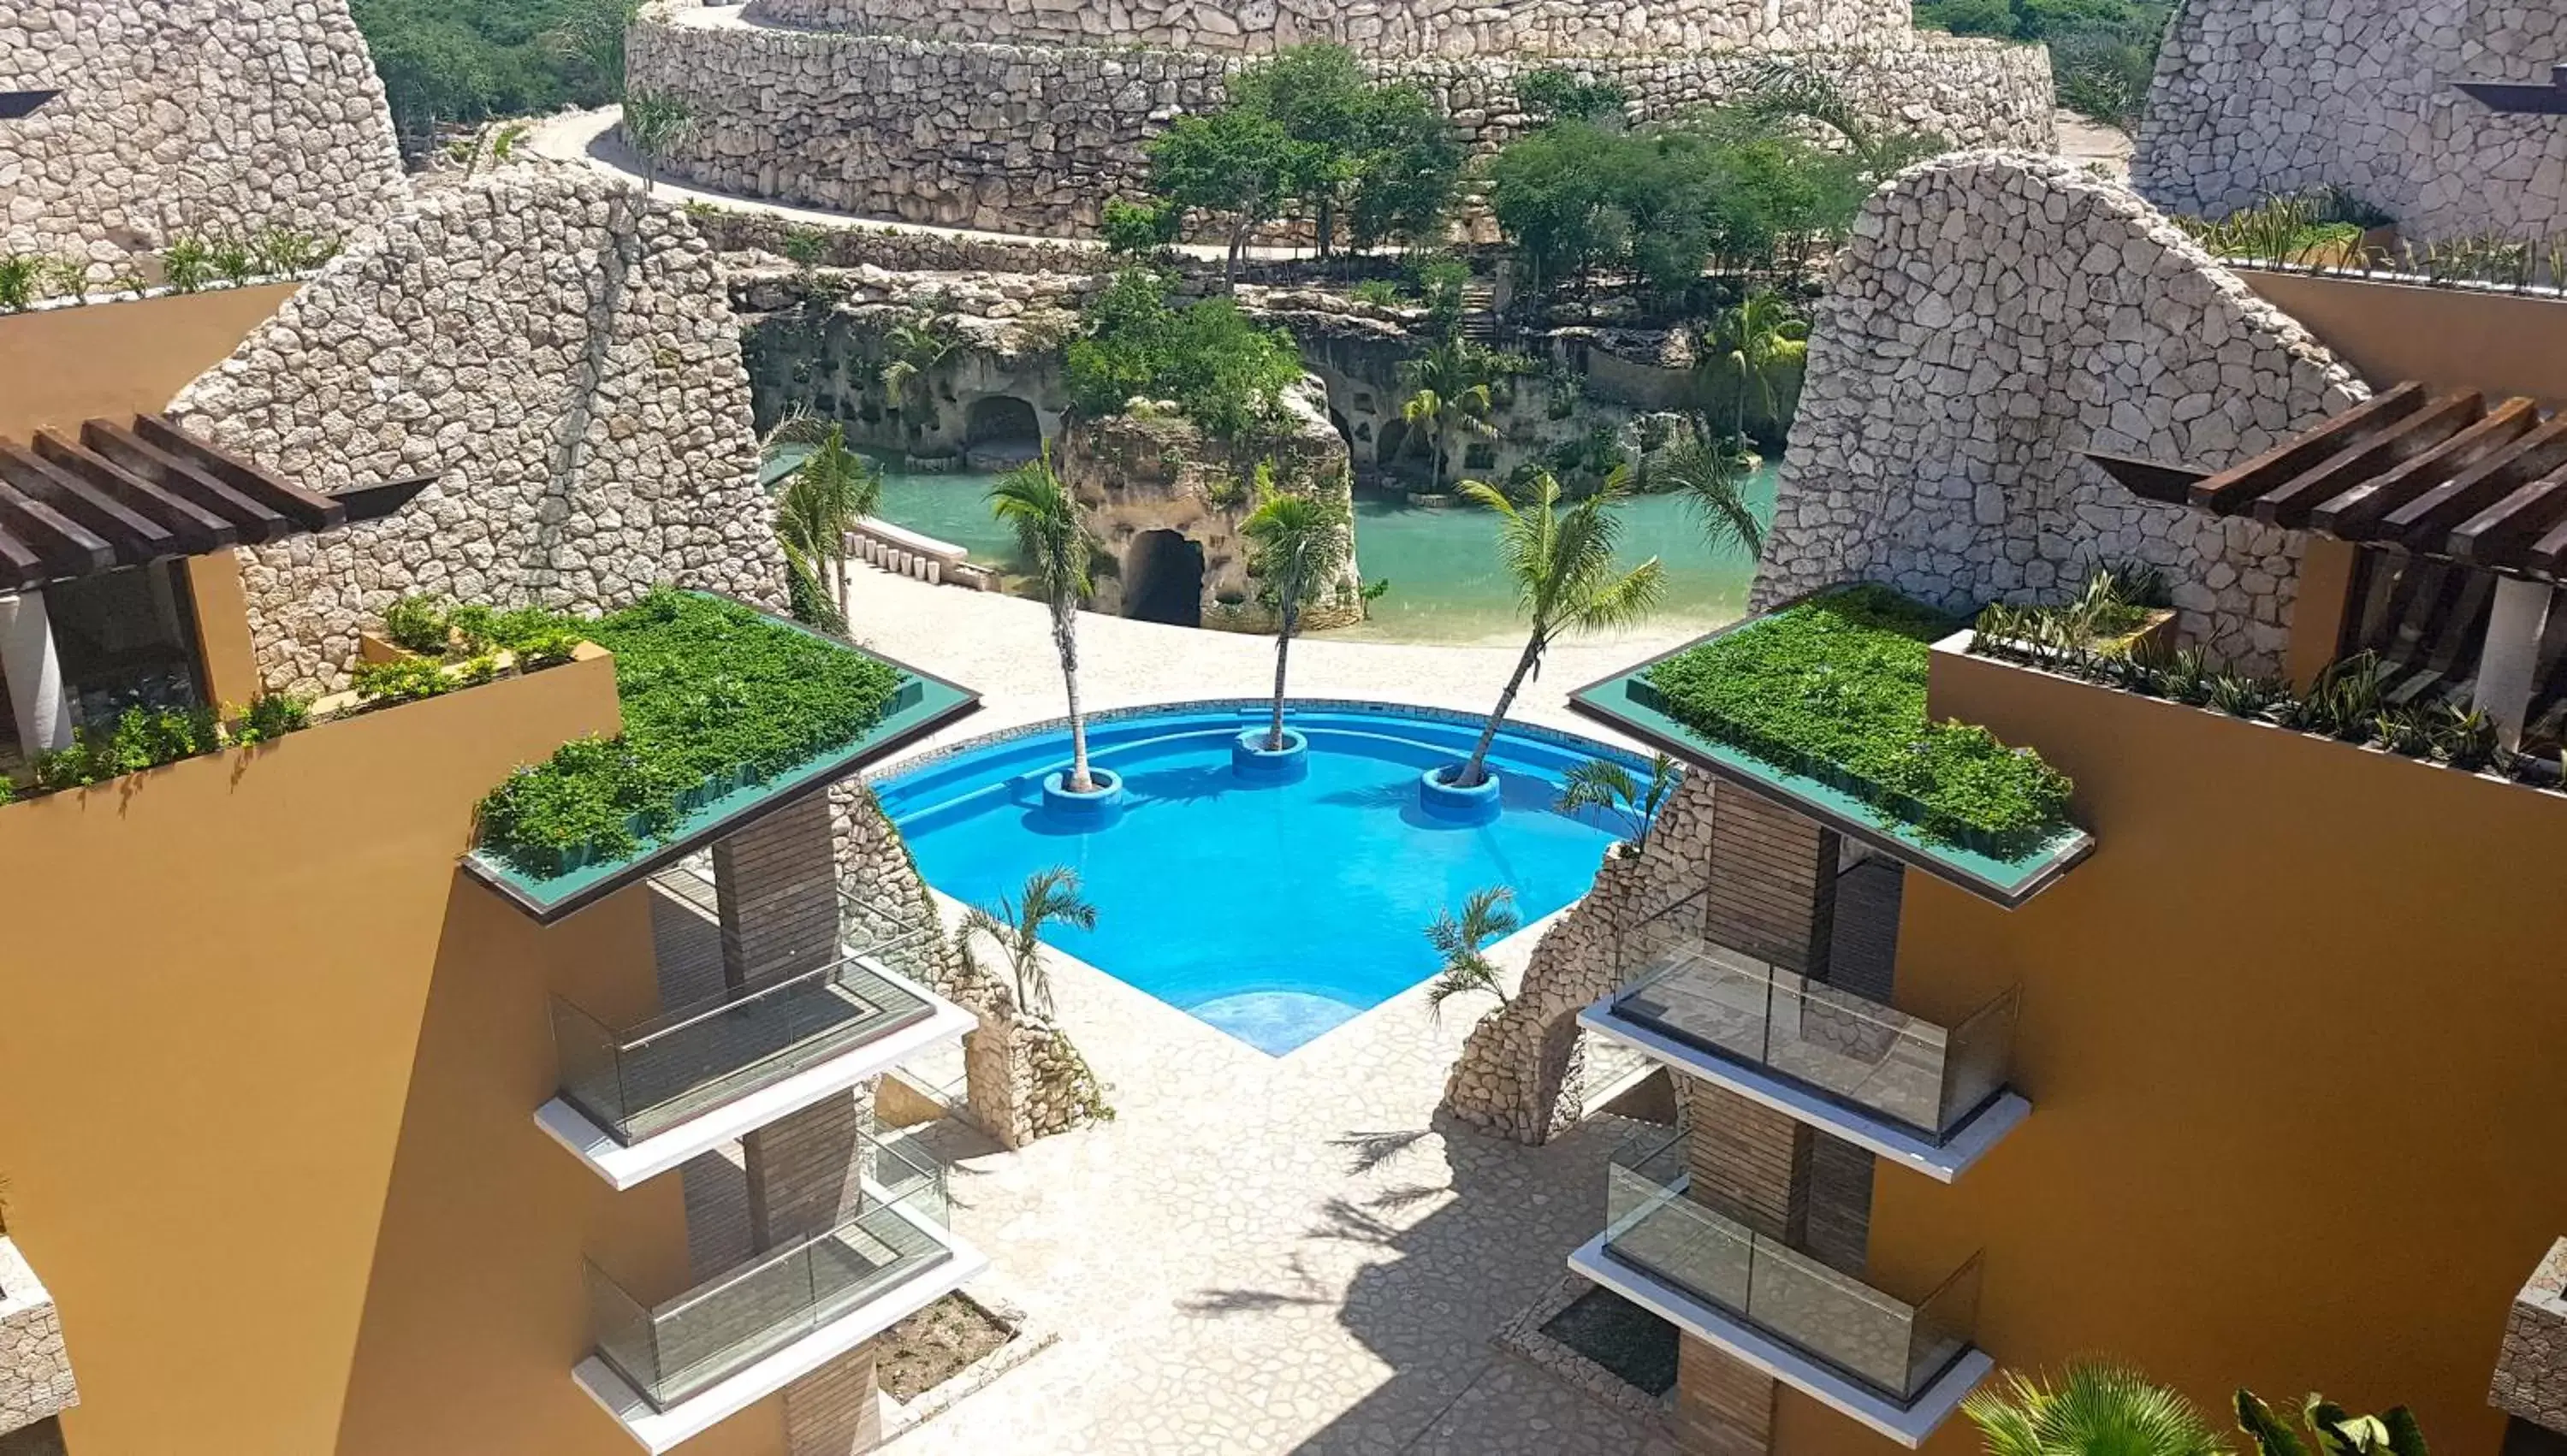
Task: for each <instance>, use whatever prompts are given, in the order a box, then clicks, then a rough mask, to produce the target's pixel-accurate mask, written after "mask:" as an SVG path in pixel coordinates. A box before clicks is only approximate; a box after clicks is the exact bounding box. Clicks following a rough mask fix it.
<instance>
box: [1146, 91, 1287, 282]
mask: <svg viewBox="0 0 2567 1456" xmlns="http://www.w3.org/2000/svg"><path fill="white" fill-rule="evenodd" d="M1144 149H1145V150H1147V151H1148V152H1149V156H1150V190H1151V191H1152V192H1154V193H1156V194H1158V195H1159V196H1160V197H1163V198H1165V199H1166V200H1167V201H1168V202H1170V203H1172V204H1174V205H1175V206H1177V207H1180V208H1192V209H1194V210H1196V211H1200V212H1212V213H1221V214H1226V215H1227V216H1229V218H1230V219H1231V227H1230V250H1229V252H1228V253H1227V254H1226V255H1225V256H1224V258H1223V262H1222V274H1221V280H1222V286H1223V287H1225V288H1228V287H1235V286H1237V284H1238V281H1239V260H1240V259H1241V257H1243V256H1244V255H1245V254H1246V253H1247V251H1248V238H1249V234H1251V233H1253V232H1255V231H1256V230H1257V227H1258V224H1260V223H1263V222H1267V221H1271V220H1272V219H1273V218H1274V217H1275V216H1276V215H1277V214H1278V213H1280V212H1281V211H1282V210H1283V201H1284V199H1285V198H1286V197H1288V196H1290V195H1291V192H1292V188H1293V186H1294V184H1295V183H1296V181H1297V180H1298V179H1299V178H1300V177H1301V176H1302V175H1303V174H1304V173H1305V172H1307V171H1308V170H1309V165H1310V164H1309V161H1308V160H1307V158H1305V157H1303V156H1302V155H1301V154H1300V152H1299V150H1298V149H1297V147H1296V146H1295V144H1294V143H1293V141H1292V139H1291V138H1290V137H1289V136H1288V135H1286V134H1285V133H1284V131H1283V128H1282V127H1280V126H1278V125H1276V124H1275V123H1274V122H1273V121H1271V120H1269V119H1268V118H1266V117H1262V116H1259V115H1257V114H1256V113H1254V112H1250V111H1246V110H1243V109H1241V108H1237V107H1230V108H1225V109H1223V110H1221V111H1217V112H1212V113H1208V114H1206V115H1203V116H1194V117H1179V118H1177V120H1176V121H1175V123H1174V124H1172V125H1171V126H1170V127H1169V128H1168V130H1166V131H1165V132H1162V133H1160V134H1159V135H1158V137H1157V138H1155V139H1153V140H1152V141H1151V142H1150V144H1149V145H1148V146H1147V147H1146V148H1144Z"/></svg>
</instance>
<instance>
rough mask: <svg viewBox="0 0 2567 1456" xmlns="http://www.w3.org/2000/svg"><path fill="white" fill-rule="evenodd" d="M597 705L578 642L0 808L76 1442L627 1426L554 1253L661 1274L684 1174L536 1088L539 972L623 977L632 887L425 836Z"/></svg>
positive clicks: (115, 1452)
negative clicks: (516, 887)
mask: <svg viewBox="0 0 2567 1456" xmlns="http://www.w3.org/2000/svg"><path fill="white" fill-rule="evenodd" d="M617 727H618V717H617V710H616V702H615V692H614V682H613V664H612V663H611V661H609V660H608V659H606V658H605V657H604V656H603V655H598V656H594V657H587V658H583V660H581V661H579V662H576V663H573V664H571V665H568V666H565V667H561V668H556V669H553V670H551V671H548V672H544V673H540V674H536V675H534V676H531V677H527V678H522V679H512V680H507V681H503V682H499V683H495V684H491V685H488V686H485V687H481V688H476V689H471V690H468V691H464V692H460V693H456V694H453V695H451V696H448V697H444V698H439V699H435V700H431V701H428V702H426V703H418V704H412V705H409V706H406V707H403V708H399V709H394V710H391V711H388V712H383V713H377V714H372V715H368V716H365V717H362V718H357V719H352V720H348V721H344V722H339V723H331V724H324V725H322V726H320V727H317V728H311V729H307V730H306V731H304V732H301V733H297V734H294V735H293V736H290V737H287V738H285V739H283V740H281V741H280V742H277V743H275V744H272V745H268V746H265V747H261V748H255V749H249V750H245V751H237V752H229V753H224V754H219V755H215V756H211V757H206V758H199V759H193V760H189V761H187V762H183V763H177V764H172V765H170V766H168V767H165V768H161V769H157V770H154V771H152V772H150V773H145V774H140V775H135V776H131V777H128V778H125V779H122V780H118V781H116V782H114V783H111V784H108V785H104V786H101V787H99V788H96V789H92V790H89V791H86V792H82V793H77V794H60V795H54V796H51V797H48V798H42V799H35V800H30V801H28V802H24V803H20V804H14V805H10V806H8V807H5V808H0V921H5V925H6V933H5V935H4V936H0V1176H5V1177H7V1178H8V1179H9V1180H10V1183H11V1192H10V1223H11V1232H12V1233H13V1235H15V1236H16V1238H17V1239H18V1242H19V1244H20V1246H21V1247H22V1248H23V1249H24V1250H25V1252H26V1253H27V1255H28V1257H29V1258H30V1260H32V1261H33V1263H34V1264H35V1266H36V1268H37V1269H38V1270H39V1271H40V1272H41V1276H42V1278H43V1279H44V1280H45V1281H46V1282H47V1284H48V1285H49V1286H50V1287H51V1289H52V1291H53V1293H54V1296H55V1298H56V1300H57V1301H58V1303H59V1305H60V1308H61V1312H62V1317H63V1323H64V1331H65V1335H66V1338H67V1340H68V1342H69V1344H70V1347H71V1351H72V1358H73V1362H74V1366H75V1369H76V1371H77V1373H78V1376H79V1379H80V1384H81V1394H82V1404H81V1405H80V1406H79V1407H78V1408H77V1409H76V1410H74V1411H71V1412H69V1413H67V1414H66V1416H65V1417H64V1426H65V1430H66V1433H67V1435H68V1437H69V1439H70V1443H71V1447H72V1449H73V1450H75V1451H78V1452H80V1453H82V1456H165V1453H172V1452H179V1451H184V1452H188V1453H190V1456H335V1453H347V1456H358V1453H363V1456H402V1453H410V1452H419V1453H428V1452H441V1453H451V1452H457V1451H471V1452H474V1453H476V1456H478V1453H489V1456H505V1453H514V1452H524V1453H529V1456H532V1453H536V1452H541V1453H543V1456H590V1453H595V1456H610V1453H614V1456H622V1453H624V1452H626V1451H629V1450H630V1449H631V1445H630V1441H629V1439H628V1438H627V1437H626V1436H625V1435H624V1434H623V1433H622V1431H621V1430H620V1429H618V1428H617V1427H616V1426H615V1424H614V1423H613V1422H612V1421H611V1420H609V1419H608V1418H607V1417H606V1416H605V1415H604V1414H603V1413H602V1412H600V1411H598V1410H597V1409H596V1408H595V1407H594V1406H593V1405H591V1404H590V1403H589V1402H588V1400H587V1399H586V1397H585V1396H583V1395H582V1394H581V1393H580V1392H579V1390H578V1389H577V1387H576V1386H575V1385H574V1384H573V1383H572V1381H571V1379H570V1369H571V1367H572V1365H573V1364H575V1363H576V1362H577V1360H578V1358H579V1357H580V1356H581V1355H582V1354H584V1353H585V1352H586V1348H587V1325H586V1308H587V1307H586V1300H585V1296H584V1294H583V1292H582V1289H581V1282H580V1261H581V1257H582V1254H583V1253H584V1252H589V1253H595V1254H597V1255H598V1256H599V1257H601V1258H602V1259H608V1260H612V1261H615V1262H616V1263H617V1264H618V1265H619V1266H620V1267H623V1268H635V1267H639V1268H643V1269H665V1270H666V1271H667V1273H668V1275H669V1277H670V1278H671V1279H672V1280H673V1281H675V1282H677V1283H680V1284H682V1283H683V1260H684V1248H685V1240H684V1215H683V1210H682V1208H681V1207H680V1202H679V1188H678V1184H677V1182H676V1180H675V1179H667V1180H662V1182H661V1183H660V1184H654V1185H646V1186H645V1187H644V1188H641V1189H636V1190H634V1191H632V1192H630V1193H626V1194H620V1195H618V1194H614V1193H611V1192H610V1191H609V1190H608V1189H607V1188H606V1186H605V1185H604V1184H603V1183H602V1182H599V1181H598V1180H597V1179H596V1178H595V1177H594V1175H592V1174H590V1173H589V1172H588V1171H587V1170H586V1169H585V1168H584V1167H583V1166H582V1165H581V1164H580V1163H579V1162H578V1161H577V1160H576V1159H574V1158H572V1157H571V1156H570V1155H569V1154H568V1153H566V1152H564V1151H563V1150H562V1149H560V1148H559V1147H557V1146H555V1145H554V1144H553V1143H552V1142H551V1141H550V1140H549V1139H548V1138H546V1137H545V1136H544V1135H543V1134H542V1133H541V1132H540V1131H539V1130H538V1129H537V1128H536V1127H535V1125H534V1123H533V1112H534V1109H535V1108H536V1107H537V1106H538V1105H540V1104H541V1103H542V1102H543V1100H544V1099H545V1098H546V1097H547V1096H549V1095H550V1092H551V1078H552V1075H553V1055H552V1045H551V1038H550V1027H549V1022H548V1020H547V1019H546V1017H545V1013H544V994H545V991H546V989H547V987H548V986H549V985H562V986H576V987H581V988H583V990H584V993H585V994H588V995H591V996H593V997H597V998H599V999H601V1000H607V1001H613V1000H616V999H619V998H620V999H622V1000H624V1001H627V1002H630V1003H633V1004H636V1005H638V1006H640V1007H645V1008H647V1006H648V1005H649V990H648V988H649V985H650V980H651V974H650V960H649V931H648V923H647V916H646V914H645V910H644V907H643V906H642V905H641V903H640V902H639V901H638V900H637V899H635V898H633V897H631V896H627V897H622V898H620V899H618V900H615V901H610V902H608V903H606V904H603V905H600V906H597V907H594V908H592V909H591V910H589V911H587V912H584V913H583V914H582V915H580V916H577V917H574V918H573V919H572V920H570V921H569V922H566V923H565V924H564V925H562V926H559V927H556V928H554V929H553V930H550V931H544V930H539V929H537V928H536V927H535V926H534V925H533V924H532V922H530V921H527V920H525V919H523V918H522V917H520V916H518V915H517V914H516V913H515V912H514V911H513V910H511V909H509V908H508V907H506V906H505V905H503V904H502V903H501V902H499V901H498V900H497V899H496V898H495V897H494V896H492V895H491V894H489V893H488V892H487V891H485V890H483V889H481V888H480V887H478V886H477V885H475V884H473V883H472V882H470V881H469V880H467V879H465V878H464V877H463V876H462V875H461V874H460V873H459V872H458V870H457V869H456V867H455V861H456V856H457V854H458V853H459V852H460V851H461V849H462V848H463V846H464V844H465V841H466V838H467V835H468V831H469V826H470V821H471V812H472V806H473V804H474V802H475V801H476V800H477V799H478V798H479V797H480V795H481V794H482V793H484V792H486V791H487V790H488V788H489V787H490V785H491V784H493V783H495V782H497V781H498V780H499V779H500V778H501V777H502V776H504V775H505V774H506V772H507V771H508V770H509V768H511V767H512V766H514V765H515V764H517V763H518V762H521V761H525V760H528V759H532V758H538V757H541V756H543V755H544V754H546V753H548V752H550V751H551V749H552V748H553V747H554V746H555V745H557V744H559V743H561V742H562V741H564V740H566V739H568V738H571V737H574V736H578V735H580V734H584V733H590V732H612V731H615V730H616V728H617ZM609 980H614V981H615V982H617V987H616V993H617V995H616V996H606V995H604V994H603V993H601V992H600V991H599V989H598V988H599V987H600V985H601V984H602V983H605V982H607V981H609ZM775 1419H776V1418H775V1415H774V1413H773V1411H772V1410H771V1409H766V1410H760V1411H751V1412H749V1413H746V1414H743V1415H742V1416H741V1417H740V1418H738V1419H737V1420H734V1421H733V1422H731V1423H729V1424H728V1425H727V1426H725V1427H724V1428H722V1429H720V1430H717V1431H714V1432H713V1433H710V1434H709V1435H708V1436H707V1437H706V1438H704V1440H705V1443H706V1444H705V1449H706V1451H707V1452H708V1453H712V1456H726V1453H728V1452H733V1451H747V1450H754V1449H761V1448H759V1447H757V1446H755V1445H753V1444H748V1443H750V1442H752V1441H753V1440H754V1439H755V1438H757V1437H758V1436H759V1435H760V1434H761V1433H763V1432H765V1431H766V1430H767V1429H769V1428H771V1427H772V1426H773V1425H774V1423H775ZM761 1422H763V1423H764V1424H763V1427H761V1424H760V1423H761ZM762 1449H764V1450H768V1451H772V1450H774V1449H777V1446H776V1443H775V1442H773V1441H772V1440H769V1441H768V1443H767V1444H766V1445H765V1446H764V1447H763V1448H762Z"/></svg>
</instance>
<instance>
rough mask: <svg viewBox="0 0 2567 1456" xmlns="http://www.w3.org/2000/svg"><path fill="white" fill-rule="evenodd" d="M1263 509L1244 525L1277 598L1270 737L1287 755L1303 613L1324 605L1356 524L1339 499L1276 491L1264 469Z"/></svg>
mask: <svg viewBox="0 0 2567 1456" xmlns="http://www.w3.org/2000/svg"><path fill="white" fill-rule="evenodd" d="M1257 473H1258V475H1259V477H1260V478H1259V480H1258V494H1257V509H1255V510H1253V511H1251V512H1249V516H1248V519H1246V520H1244V521H1242V522H1240V524H1239V533H1240V534H1241V535H1243V536H1245V537H1247V538H1248V553H1249V554H1248V569H1249V570H1251V571H1253V572H1255V573H1256V574H1257V575H1258V576H1259V577H1260V578H1262V579H1264V580H1265V582H1266V583H1267V585H1268V588H1269V589H1270V590H1272V591H1273V592H1274V593H1275V607H1276V612H1277V615H1278V619H1279V620H1278V622H1277V626H1276V632H1275V720H1274V723H1273V725H1272V726H1271V727H1269V728H1268V729H1267V732H1266V748H1267V751H1269V752H1275V753H1280V752H1282V751H1283V678H1284V667H1285V660H1286V659H1287V658H1288V657H1290V655H1291V652H1292V631H1293V629H1294V628H1295V627H1297V626H1299V625H1300V618H1301V609H1302V608H1303V607H1305V606H1307V605H1309V604H1310V603H1312V602H1314V601H1316V600H1318V597H1319V593H1320V592H1321V591H1322V590H1323V589H1325V588H1326V586H1327V583H1328V573H1329V571H1330V569H1331V568H1333V567H1334V566H1335V565H1336V564H1337V563H1338V562H1340V561H1343V560H1344V559H1345V556H1346V549H1347V544H1348V537H1349V536H1350V535H1351V534H1352V532H1353V529H1354V523H1353V521H1352V520H1351V519H1350V518H1349V512H1348V511H1347V509H1346V506H1345V503H1344V502H1343V501H1340V500H1339V499H1337V498H1336V497H1335V496H1334V495H1321V494H1318V493H1315V492H1314V493H1311V494H1307V495H1302V494H1294V493H1291V492H1288V491H1283V490H1278V489H1276V488H1275V478H1274V470H1273V469H1272V467H1270V466H1266V465H1260V466H1258V469H1257Z"/></svg>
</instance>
